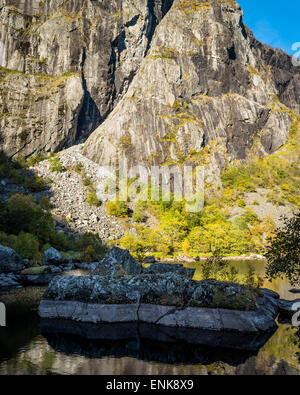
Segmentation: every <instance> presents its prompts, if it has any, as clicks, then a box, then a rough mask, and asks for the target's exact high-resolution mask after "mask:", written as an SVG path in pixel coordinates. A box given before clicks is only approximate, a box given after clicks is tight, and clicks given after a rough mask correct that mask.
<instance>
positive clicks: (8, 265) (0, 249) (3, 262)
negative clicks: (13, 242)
mask: <svg viewBox="0 0 300 395" xmlns="http://www.w3.org/2000/svg"><path fill="white" fill-rule="evenodd" d="M24 267H25V265H24V262H23V260H22V258H21V257H20V255H19V254H17V253H16V251H15V250H13V249H12V248H9V247H4V246H2V245H0V273H15V272H19V271H21V270H23V269H24Z"/></svg>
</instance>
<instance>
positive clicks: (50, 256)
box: [43, 247, 63, 265]
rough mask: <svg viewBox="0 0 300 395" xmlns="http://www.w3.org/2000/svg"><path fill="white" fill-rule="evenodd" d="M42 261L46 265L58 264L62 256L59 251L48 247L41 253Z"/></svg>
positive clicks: (61, 260)
mask: <svg viewBox="0 0 300 395" xmlns="http://www.w3.org/2000/svg"><path fill="white" fill-rule="evenodd" d="M43 262H44V263H45V264H46V265H59V264H61V263H62V262H63V258H62V256H61V254H60V252H59V251H57V250H56V249H55V248H53V247H50V248H48V250H46V251H45V252H44V254H43Z"/></svg>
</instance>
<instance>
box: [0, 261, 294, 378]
mask: <svg viewBox="0 0 300 395" xmlns="http://www.w3.org/2000/svg"><path fill="white" fill-rule="evenodd" d="M251 263H252V264H253V265H255V268H256V271H257V273H260V274H263V273H264V262H263V261H253V262H251ZM232 264H233V265H234V266H236V267H237V268H238V269H239V271H240V272H244V273H245V272H247V270H248V264H249V261H236V262H233V263H232ZM187 266H190V267H195V266H196V265H195V264H194V265H187ZM77 274H83V273H77ZM197 275H198V273H197V272H196V276H195V277H196V279H197ZM264 286H265V287H267V288H270V289H273V290H274V291H277V292H278V293H280V295H281V297H282V298H285V299H291V300H292V299H296V297H299V295H293V294H292V293H290V292H289V290H290V288H291V287H290V285H289V283H288V282H287V281H284V280H276V281H274V282H273V283H269V282H266V283H265V285H264ZM44 290H45V288H44V287H32V288H26V289H18V290H14V291H10V292H8V293H6V294H1V295H0V301H1V302H4V303H5V304H6V307H7V326H6V328H0V375H5V374H13V375H16V374H18V375H20V374H66V375H70V374H100V375H104V374H113V375H119V374H122V375H123V374H125V375H126V374H129V375H140V374H146V375H148V374H158V375H168V374H169V375H203V374H213V375H214V374H230V375H241V374H253V375H257V374H281V375H288V374H299V373H300V363H299V355H297V353H299V351H300V350H299V339H298V338H297V337H296V336H295V332H296V329H295V328H292V327H291V326H290V325H289V324H284V323H279V328H278V330H277V331H276V332H275V333H274V334H273V335H272V336H271V335H270V337H268V339H265V340H264V342H263V344H262V347H261V348H260V349H259V350H247V351H242V350H237V349H236V350H234V349H230V348H225V347H222V348H220V347H215V346H212V345H207V344H205V345H202V346H199V345H198V346H194V345H192V344H190V343H189V342H188V341H186V339H184V338H183V340H182V341H180V342H178V341H176V342H174V343H170V342H165V343H164V342H163V341H161V340H160V341H156V340H153V337H152V340H149V339H146V338H141V337H140V336H136V337H132V338H126V336H123V338H122V337H120V338H114V340H107V339H106V340H103V339H102V340H99V339H94V340H92V339H91V337H92V336H91V337H90V338H89V340H88V339H86V338H84V337H82V336H79V334H78V333H76V334H75V333H74V334H73V335H70V334H69V335H66V334H63V333H62V332H60V331H59V326H55V325H54V327H52V328H51V327H50V329H49V328H48V329H47V330H46V331H45V327H44V325H41V323H40V320H39V317H38V314H37V308H38V305H39V301H40V299H41V297H42V295H43V292H44ZM46 326H47V325H46ZM94 329H95V328H89V329H86V328H85V329H83V330H89V331H90V332H89V333H90V334H91V335H92V333H93V332H92V331H93V330H94ZM102 329H103V330H104V331H107V330H108V331H111V332H113V331H114V333H115V331H116V328H107V327H106V328H101V329H99V330H102ZM117 329H118V331H119V332H122V331H123V328H122V327H120V326H119V327H118V328H117ZM127 330H128V328H125V327H124V332H125V331H127ZM144 330H146V331H147V328H146V329H145V328H144ZM148 330H153V328H148ZM124 332H123V333H124ZM187 337H188V335H187ZM245 341H246V340H245ZM208 343H209V342H208Z"/></svg>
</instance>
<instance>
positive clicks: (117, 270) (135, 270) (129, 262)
mask: <svg viewBox="0 0 300 395" xmlns="http://www.w3.org/2000/svg"><path fill="white" fill-rule="evenodd" d="M142 271H143V268H142V266H141V265H140V264H139V263H138V262H137V261H136V260H135V259H134V258H133V257H132V256H131V255H130V253H129V251H127V250H122V249H120V248H118V247H113V248H112V249H111V251H110V252H109V253H108V255H107V256H106V257H105V258H104V259H102V261H101V262H100V263H99V264H98V266H97V267H96V269H95V270H93V272H92V274H94V275H99V276H108V275H109V276H117V275H123V274H129V275H135V274H140V273H142Z"/></svg>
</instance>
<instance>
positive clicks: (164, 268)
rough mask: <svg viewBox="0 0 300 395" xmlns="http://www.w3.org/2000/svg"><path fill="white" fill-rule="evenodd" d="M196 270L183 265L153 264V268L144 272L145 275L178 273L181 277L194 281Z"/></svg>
mask: <svg viewBox="0 0 300 395" xmlns="http://www.w3.org/2000/svg"><path fill="white" fill-rule="evenodd" d="M195 271H196V269H191V268H187V267H184V266H183V265H182V264H172V263H153V264H152V265H151V266H149V267H147V269H146V270H145V271H144V273H145V274H154V273H160V274H164V273H176V274H179V275H180V276H183V277H186V278H189V279H192V278H193V277H194V274H195Z"/></svg>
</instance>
